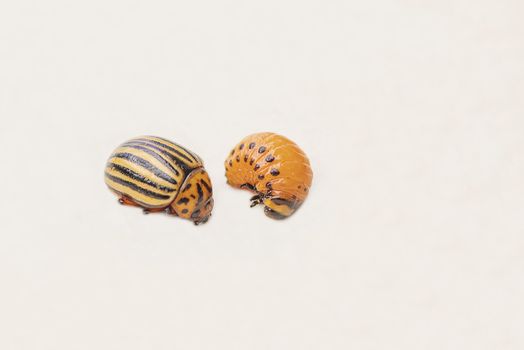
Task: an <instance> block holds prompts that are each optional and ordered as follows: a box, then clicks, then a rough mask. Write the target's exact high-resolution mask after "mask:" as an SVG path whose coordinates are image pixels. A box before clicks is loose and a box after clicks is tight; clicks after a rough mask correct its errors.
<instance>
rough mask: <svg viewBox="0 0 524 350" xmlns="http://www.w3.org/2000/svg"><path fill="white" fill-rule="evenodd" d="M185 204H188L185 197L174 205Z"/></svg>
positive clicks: (187, 199)
mask: <svg viewBox="0 0 524 350" xmlns="http://www.w3.org/2000/svg"><path fill="white" fill-rule="evenodd" d="M187 203H189V198H186V197H183V198H180V200H179V201H178V202H176V204H187Z"/></svg>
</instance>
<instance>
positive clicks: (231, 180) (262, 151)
mask: <svg viewBox="0 0 524 350" xmlns="http://www.w3.org/2000/svg"><path fill="white" fill-rule="evenodd" d="M224 165H225V168H226V178H227V183H228V184H229V185H231V186H233V187H236V188H241V189H246V190H248V191H251V192H253V193H255V196H254V197H252V198H251V206H252V207H253V206H255V205H257V204H264V206H265V207H264V212H265V213H266V215H267V216H269V217H271V218H273V219H284V218H287V217H289V216H290V215H292V214H293V213H294V212H295V211H296V210H297V209H298V208H299V207H300V206H301V205H302V203H303V202H304V200H305V199H306V197H307V195H308V193H309V189H310V187H311V182H312V180H313V172H312V170H311V165H310V163H309V159H308V157H307V156H306V154H305V153H304V152H303V151H302V150H301V149H300V147H298V145H297V144H296V143H294V142H293V141H291V140H290V139H288V138H286V137H284V136H281V135H278V134H275V133H270V132H262V133H256V134H253V135H249V136H247V137H245V138H244V139H243V140H241V141H240V142H239V143H238V144H237V145H236V146H235V147H234V148H233V149H232V150H231V151H230V152H229V155H228V157H227V158H226V161H225V163H224Z"/></svg>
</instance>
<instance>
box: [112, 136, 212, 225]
mask: <svg viewBox="0 0 524 350" xmlns="http://www.w3.org/2000/svg"><path fill="white" fill-rule="evenodd" d="M105 183H106V184H107V186H108V187H109V189H110V190H111V191H112V192H114V193H115V194H116V195H117V196H118V197H119V202H120V203H121V204H125V205H132V206H137V207H141V208H143V209H144V213H150V212H161V211H165V212H166V213H168V214H170V215H174V216H180V217H181V218H184V219H189V220H191V221H193V222H194V223H195V224H197V225H198V224H200V223H204V222H206V221H207V220H208V219H209V217H210V216H211V211H212V210H213V189H212V185H211V180H210V179H209V176H208V174H207V172H206V170H205V169H204V164H203V162H202V159H200V157H199V156H197V155H196V154H195V153H193V152H191V151H190V150H188V149H187V148H184V147H182V146H180V145H178V144H176V143H174V142H171V141H168V140H166V139H163V138H160V137H156V136H142V137H137V138H134V139H131V140H129V141H127V142H125V143H123V144H121V145H120V146H118V148H117V149H115V150H114V151H113V153H112V154H111V156H110V157H109V159H108V161H107V164H106V169H105Z"/></svg>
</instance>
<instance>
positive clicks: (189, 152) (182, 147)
mask: <svg viewBox="0 0 524 350" xmlns="http://www.w3.org/2000/svg"><path fill="white" fill-rule="evenodd" d="M148 137H154V138H157V139H160V140H162V141H164V142H167V143H170V144H173V145H175V146H176V147H178V148H180V149H181V150H182V151H184V152H186V153H187V154H189V155H190V156H191V158H193V159H194V160H195V162H197V163H198V162H199V160H198V156H197V155H196V154H195V153H193V152H191V151H190V150H188V149H187V148H185V147H184V146H182V145H179V144H178V143H175V142H172V141H169V140H166V139H164V138H162V137H158V136H148ZM165 146H166V147H170V146H169V145H165ZM171 148H172V147H171Z"/></svg>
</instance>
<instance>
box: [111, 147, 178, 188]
mask: <svg viewBox="0 0 524 350" xmlns="http://www.w3.org/2000/svg"><path fill="white" fill-rule="evenodd" d="M113 157H115V158H122V159H125V160H128V161H129V162H131V163H133V164H136V165H139V166H141V167H142V168H144V169H147V170H149V171H150V172H152V173H153V174H155V175H156V176H157V177H159V178H161V179H162V180H166V181H167V182H169V183H172V184H173V185H176V184H177V183H178V182H177V181H176V180H175V179H173V178H172V177H171V176H169V175H168V174H166V173H164V172H163V171H162V170H160V169H158V168H157V167H156V166H154V165H153V164H151V163H150V162H148V161H147V160H145V159H144V158H140V157H138V156H135V155H134V154H131V153H127V152H122V153H116V154H114V155H113Z"/></svg>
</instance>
